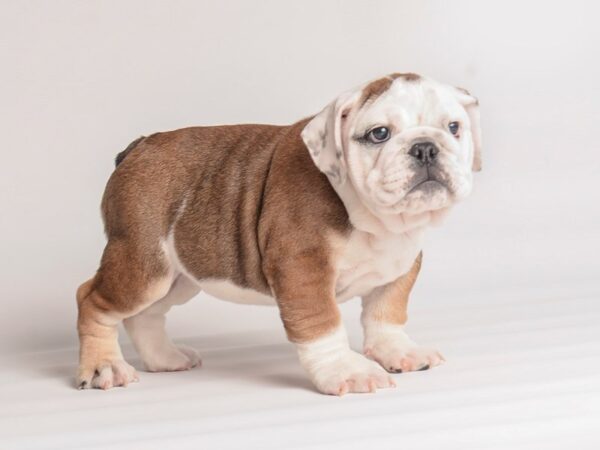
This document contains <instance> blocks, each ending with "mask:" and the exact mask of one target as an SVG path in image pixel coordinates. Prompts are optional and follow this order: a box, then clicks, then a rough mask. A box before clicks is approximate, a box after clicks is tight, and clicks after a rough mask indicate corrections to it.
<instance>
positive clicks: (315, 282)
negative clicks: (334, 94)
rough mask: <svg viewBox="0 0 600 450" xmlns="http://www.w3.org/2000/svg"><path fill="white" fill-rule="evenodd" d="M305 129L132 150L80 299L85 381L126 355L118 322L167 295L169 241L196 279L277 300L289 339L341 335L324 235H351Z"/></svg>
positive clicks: (179, 139)
mask: <svg viewBox="0 0 600 450" xmlns="http://www.w3.org/2000/svg"><path fill="white" fill-rule="evenodd" d="M308 120H309V119H305V120H303V121H300V122H298V123H296V124H294V125H291V126H287V127H281V126H271V125H234V126H221V127H192V128H186V129H181V130H176V131H171V132H166V133H157V134H154V135H151V136H149V137H147V138H145V139H143V140H141V141H137V142H135V144H134V145H131V146H130V148H129V149H128V150H126V152H127V153H126V158H121V163H120V164H119V165H118V167H117V168H116V169H115V171H114V172H113V174H112V176H111V177H110V179H109V181H108V184H107V186H106V190H105V193H104V197H103V200H102V213H103V217H104V222H105V231H106V235H107V238H108V242H107V245H106V248H105V250H104V253H103V255H102V260H101V263H100V267H99V269H98V271H97V273H96V275H95V277H94V278H93V279H92V280H90V281H87V282H86V283H84V284H83V285H82V286H81V287H80V289H79V290H78V295H77V298H78V306H79V318H78V330H79V336H80V341H81V349H80V375H81V376H80V379H84V380H87V382H89V378H90V376H93V374H92V375H90V373H91V372H93V371H94V370H96V371H97V370H98V367H99V365H101V364H106V361H110V360H113V359H114V358H117V357H118V355H120V349H119V347H118V342H117V331H116V330H117V328H116V325H117V323H118V322H119V321H121V320H123V319H125V318H127V317H131V316H132V315H134V314H136V313H137V312H139V311H140V310H142V309H143V308H146V307H147V306H149V305H150V304H152V303H153V302H155V301H157V300H159V299H160V298H161V297H162V296H164V295H165V294H166V293H167V292H168V288H169V286H168V283H169V279H168V275H169V273H170V262H169V261H167V259H166V255H165V254H164V250H163V242H164V240H165V239H166V238H167V236H168V235H169V233H171V232H172V233H174V235H175V242H176V247H177V248H176V250H177V253H178V256H179V259H180V260H181V262H182V263H183V265H184V266H185V268H186V269H187V271H189V272H190V273H191V274H192V275H193V276H194V277H195V278H196V279H199V280H202V279H207V278H212V279H223V280H229V281H231V282H233V283H234V284H236V285H238V286H241V287H245V288H251V289H254V290H256V291H259V292H262V293H265V294H269V295H274V296H275V298H276V299H277V301H278V303H279V306H280V309H281V316H282V319H283V322H284V325H285V327H286V330H287V332H288V335H289V337H290V339H291V340H294V341H307V340H312V339H313V338H314V337H316V336H318V335H320V334H323V333H326V332H327V331H329V330H330V329H333V328H335V327H337V326H338V324H339V312H338V309H337V304H336V303H335V295H334V286H335V279H334V271H333V268H332V267H333V262H332V261H330V258H331V252H330V251H329V250H328V247H327V245H328V244H327V242H328V241H327V239H326V236H327V235H329V234H330V233H332V232H334V233H339V234H344V233H346V232H348V231H349V227H350V225H349V221H348V216H347V213H346V210H345V208H344V205H343V203H342V202H341V200H340V199H339V197H338V196H337V194H336V193H335V191H334V190H333V188H332V187H331V185H330V183H329V181H328V180H327V177H326V176H325V175H324V174H322V173H321V172H319V170H318V169H317V167H316V166H315V165H314V163H313V162H312V160H311V157H310V155H309V152H308V150H307V148H306V146H305V145H304V143H303V142H302V139H301V137H300V132H301V131H302V129H303V128H304V126H305V125H306V123H307V122H308ZM157 283H158V284H157ZM107 318H110V323H108V322H107ZM82 377H83V378H82Z"/></svg>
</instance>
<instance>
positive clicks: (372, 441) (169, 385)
mask: <svg viewBox="0 0 600 450" xmlns="http://www.w3.org/2000/svg"><path fill="white" fill-rule="evenodd" d="M411 320H412V318H411ZM599 324H600V295H596V294H594V293H591V294H590V293H587V294H582V295H578V296H575V297H574V296H572V295H568V294H566V293H562V294H560V295H559V294H556V295H545V296H535V295H525V294H523V295H518V294H516V293H515V294H513V295H512V296H510V300H502V299H501V297H499V298H497V299H496V300H490V301H485V302H483V301H482V302H479V303H478V302H472V301H464V302H462V303H460V302H447V303H445V304H444V306H436V308H435V309H433V308H432V309H431V310H427V309H420V310H419V311H418V314H417V313H415V315H414V320H412V322H411V324H410V326H409V327H408V329H409V331H410V332H411V334H412V335H413V337H415V338H416V339H417V340H420V341H421V343H423V344H427V345H435V346H436V347H437V348H439V349H440V350H441V351H442V352H443V353H444V355H445V356H446V358H447V360H448V362H447V363H446V364H445V365H444V366H442V367H440V368H436V369H434V370H429V371H425V372H417V373H409V374H399V375H395V377H396V381H397V384H398V386H397V388H396V389H393V390H382V391H378V392H377V393H376V394H360V395H357V394H355V395H347V396H345V397H342V398H337V397H329V396H324V395H320V394H318V393H316V392H315V391H314V390H313V388H312V386H311V385H310V383H309V381H308V379H307V378H306V377H305V375H304V373H303V372H302V369H301V368H300V365H299V364H298V362H297V360H296V355H295V351H294V349H293V347H292V346H291V345H290V344H288V343H287V342H286V341H285V338H284V336H283V333H281V332H276V331H275V328H274V330H273V331H265V332H262V333H259V332H257V333H250V334H237V335H236V334H229V335H219V336H211V337H202V338H190V339H184V340H182V341H181V342H184V343H186V344H188V345H192V346H194V347H196V348H198V349H199V350H200V351H201V354H202V356H203V367H202V368H198V369H193V370H191V371H188V372H179V373H161V374H151V373H145V372H141V373H140V375H141V381H140V383H136V384H133V385H130V386H129V387H128V388H126V389H123V388H118V389H113V390H110V391H107V392H102V391H77V390H75V389H74V388H73V386H72V383H73V375H74V373H75V368H76V358H77V352H76V349H75V348H71V349H60V350H54V351H47V352H39V353H29V354H20V355H12V356H9V357H3V358H2V364H1V366H2V367H1V368H0V370H1V372H0V400H1V404H0V448H1V449H11V450H12V449H25V448H32V449H38V448H44V449H50V448H52V449H71V448H73V449H83V448H86V449H88V448H111V449H117V448H118V449H125V448H126V449H173V448H177V449H188V448H189V449H246V448H256V449H283V448H310V449H337V448H340V449H355V448H356V449H372V448H382V449H387V448H389V449H444V450H449V449H511V450H512V449H536V450H540V449H569V448H576V449H578V450H581V449H599V448H600V330H599ZM349 332H350V335H351V338H352V342H353V346H355V347H359V346H360V330H359V328H358V327H357V326H350V327H349ZM125 354H126V357H128V359H129V360H130V361H131V362H132V363H133V364H134V365H136V366H138V367H139V360H138V359H137V357H136V356H135V354H134V353H133V352H132V351H131V348H130V347H127V346H125Z"/></svg>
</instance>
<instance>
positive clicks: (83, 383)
mask: <svg viewBox="0 0 600 450" xmlns="http://www.w3.org/2000/svg"><path fill="white" fill-rule="evenodd" d="M86 387H87V381H82V382H81V384H80V385H79V389H85V388H86Z"/></svg>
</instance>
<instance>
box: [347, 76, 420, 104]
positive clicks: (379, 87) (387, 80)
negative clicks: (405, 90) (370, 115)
mask: <svg viewBox="0 0 600 450" xmlns="http://www.w3.org/2000/svg"><path fill="white" fill-rule="evenodd" d="M398 78H402V79H404V80H405V81H409V82H416V81H419V80H420V79H421V76H420V75H417V74H416V73H411V72H407V73H392V74H390V75H388V76H386V77H383V78H379V79H377V80H375V81H372V82H370V83H369V84H367V85H366V86H365V87H364V88H363V91H362V95H361V97H360V100H359V101H358V107H359V108H362V107H363V106H364V105H365V104H366V103H367V102H369V101H374V100H375V99H377V97H379V96H380V95H382V94H383V93H384V92H385V91H387V90H388V89H389V88H390V86H391V85H392V83H393V82H394V80H396V79H398Z"/></svg>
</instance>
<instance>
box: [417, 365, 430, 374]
mask: <svg viewBox="0 0 600 450" xmlns="http://www.w3.org/2000/svg"><path fill="white" fill-rule="evenodd" d="M427 369H429V364H425V365H424V366H423V367H421V368H420V369H419V372H421V371H423V370H427Z"/></svg>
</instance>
